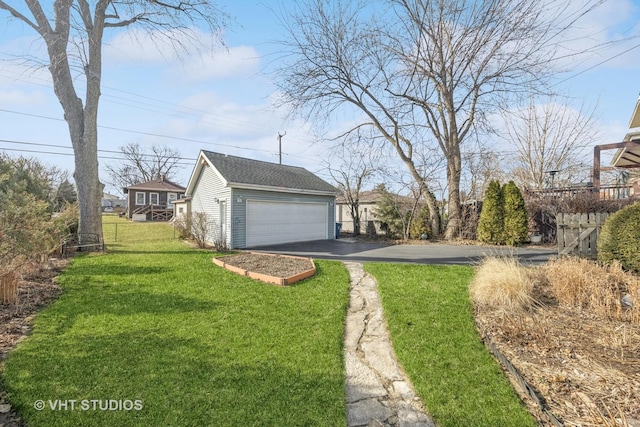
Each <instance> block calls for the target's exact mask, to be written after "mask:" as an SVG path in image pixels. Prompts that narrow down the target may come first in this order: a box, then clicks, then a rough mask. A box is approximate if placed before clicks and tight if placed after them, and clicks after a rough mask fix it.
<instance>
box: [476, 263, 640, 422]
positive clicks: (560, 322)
mask: <svg viewBox="0 0 640 427" xmlns="http://www.w3.org/2000/svg"><path fill="white" fill-rule="evenodd" d="M575 274H576V276H578V275H579V272H577V271H576V272H575ZM598 283H600V281H599V280H598V279H595V278H594V285H597V284H598ZM602 286H604V285H602ZM554 292H557V290H556V291H554V289H552V285H551V284H550V283H548V282H545V281H539V282H537V283H536V284H535V286H534V288H533V298H534V300H535V301H536V304H535V306H534V307H532V308H531V309H529V310H520V311H518V310H516V311H509V310H500V309H495V308H489V307H486V306H482V305H477V306H476V313H475V318H476V324H477V327H478V329H479V332H480V335H481V336H483V337H488V338H489V340H490V341H491V342H492V343H493V344H494V345H495V347H497V349H498V350H499V352H500V353H501V354H502V355H504V357H506V359H507V360H508V361H509V362H511V363H512V364H513V365H514V366H515V368H516V369H517V371H518V372H519V374H520V375H521V376H522V377H523V378H524V380H525V381H526V382H527V383H528V385H529V386H531V387H532V388H533V390H534V391H535V392H536V393H537V395H538V396H539V397H540V398H541V401H542V406H543V407H544V409H546V410H548V411H549V412H550V413H551V414H552V415H553V416H554V417H555V418H557V419H558V420H560V422H561V425H565V426H596V425H597V426H601V425H603V426H632V427H640V325H639V324H637V323H635V322H632V321H629V320H628V319H627V317H629V316H625V313H624V310H630V309H629V308H628V307H627V308H625V307H622V308H621V309H619V310H622V312H621V313H619V317H618V318H617V320H615V319H614V318H612V317H611V316H606V315H604V314H600V313H597V312H596V310H594V309H589V308H586V307H577V306H570V305H567V304H562V303H559V302H558V301H557V300H556V297H555V296H554V295H555V293H554ZM592 295H593V294H592ZM636 303H637V302H636ZM518 388H519V387H516V389H518ZM518 391H519V393H521V394H523V393H522V392H523V390H522V389H520V390H518ZM523 400H524V401H525V403H527V405H528V406H529V408H530V410H531V412H532V413H534V414H535V415H536V416H537V417H538V420H539V422H540V424H541V425H554V424H552V422H553V421H552V419H550V418H549V417H546V416H545V415H544V414H542V413H541V411H540V408H539V407H538V405H536V404H534V402H533V401H532V400H531V399H527V398H523ZM556 425H557V424H556Z"/></svg>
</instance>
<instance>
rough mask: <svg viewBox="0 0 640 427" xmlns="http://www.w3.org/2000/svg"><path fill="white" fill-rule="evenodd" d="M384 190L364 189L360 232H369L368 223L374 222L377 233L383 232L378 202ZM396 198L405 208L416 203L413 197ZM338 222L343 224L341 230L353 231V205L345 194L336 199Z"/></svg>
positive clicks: (360, 198) (360, 207) (360, 200)
mask: <svg viewBox="0 0 640 427" xmlns="http://www.w3.org/2000/svg"><path fill="white" fill-rule="evenodd" d="M382 194H383V193H382V191H380V190H370V191H362V192H361V193H360V197H359V198H358V207H359V209H358V210H359V211H360V234H365V233H366V232H367V224H368V223H369V222H371V221H372V222H373V224H374V226H375V228H376V234H380V233H383V231H382V228H381V225H382V223H381V222H380V220H379V219H378V217H377V216H376V209H377V205H378V202H380V201H381V200H382ZM393 197H394V199H395V200H396V201H397V203H399V204H400V205H401V206H402V207H403V209H411V208H413V205H414V204H415V200H414V199H413V198H411V197H407V196H401V195H394V196H393ZM420 206H422V204H420ZM336 222H339V223H341V224H342V227H341V230H342V231H344V232H345V233H353V218H352V217H351V206H350V205H349V202H348V201H347V199H346V197H345V196H344V195H340V196H338V198H337V199H336Z"/></svg>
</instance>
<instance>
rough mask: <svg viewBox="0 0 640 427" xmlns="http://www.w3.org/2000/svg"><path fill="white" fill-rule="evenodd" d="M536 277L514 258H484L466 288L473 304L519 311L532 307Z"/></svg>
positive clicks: (507, 310)
mask: <svg viewBox="0 0 640 427" xmlns="http://www.w3.org/2000/svg"><path fill="white" fill-rule="evenodd" d="M534 284H535V275H534V274H533V272H532V271H530V270H529V269H527V268H525V267H523V266H522V265H520V263H519V262H518V260H517V259H515V258H496V257H490V258H486V259H485V260H484V261H483V263H482V264H481V265H480V266H479V267H478V268H477V269H476V274H475V276H474V278H473V280H472V282H471V285H470V287H469V293H470V294H471V299H472V300H473V302H474V303H475V304H477V305H480V306H485V307H488V308H493V309H497V310H503V311H505V312H513V311H521V310H527V309H529V308H531V307H532V306H533V305H534V304H535V299H534V297H533V289H534Z"/></svg>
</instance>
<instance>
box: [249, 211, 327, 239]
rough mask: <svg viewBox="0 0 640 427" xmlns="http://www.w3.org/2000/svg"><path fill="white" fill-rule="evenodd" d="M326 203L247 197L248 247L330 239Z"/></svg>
mask: <svg viewBox="0 0 640 427" xmlns="http://www.w3.org/2000/svg"><path fill="white" fill-rule="evenodd" d="M327 212H328V208H327V204H326V203H286V202H266V201H256V200H247V246H248V247H251V246H260V245H274V244H278V243H289V242H304V241H309V240H321V239H327V238H328V237H327Z"/></svg>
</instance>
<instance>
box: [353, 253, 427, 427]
mask: <svg viewBox="0 0 640 427" xmlns="http://www.w3.org/2000/svg"><path fill="white" fill-rule="evenodd" d="M344 264H345V266H346V267H347V269H348V270H349V274H350V276H351V291H350V302H349V311H348V312H347V320H346V326H345V337H344V341H345V343H344V344H345V346H344V348H345V349H344V351H345V364H346V376H347V382H346V396H347V424H348V426H349V427H359V426H389V427H409V426H412V427H434V426H435V424H434V423H433V421H432V420H431V418H430V417H429V416H428V415H427V413H426V411H425V409H424V406H423V405H422V402H421V401H420V399H419V398H418V397H417V395H416V393H415V391H414V390H413V386H412V385H411V383H410V382H409V379H408V378H407V376H406V374H405V373H404V371H403V370H402V368H401V367H400V365H399V364H398V362H397V360H396V357H395V354H394V352H393V348H392V346H391V340H390V338H389V332H388V331H387V327H386V324H385V321H384V317H383V313H382V304H381V303H380V297H379V295H378V290H377V288H378V285H377V283H376V281H375V279H374V278H373V277H372V276H371V275H369V274H367V273H365V272H364V270H363V268H362V264H360V263H356V262H345V263H344Z"/></svg>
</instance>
